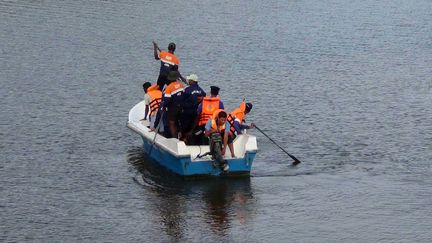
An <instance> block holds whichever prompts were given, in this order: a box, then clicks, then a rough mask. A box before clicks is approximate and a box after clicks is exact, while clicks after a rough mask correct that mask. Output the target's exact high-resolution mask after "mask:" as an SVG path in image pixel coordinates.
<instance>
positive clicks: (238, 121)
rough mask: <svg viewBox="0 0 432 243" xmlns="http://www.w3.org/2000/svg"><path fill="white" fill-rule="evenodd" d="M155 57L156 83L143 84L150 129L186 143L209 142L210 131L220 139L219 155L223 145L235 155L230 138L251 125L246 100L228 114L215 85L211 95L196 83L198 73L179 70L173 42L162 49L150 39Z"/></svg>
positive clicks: (223, 152) (203, 143) (250, 105)
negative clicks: (157, 71)
mask: <svg viewBox="0 0 432 243" xmlns="http://www.w3.org/2000/svg"><path fill="white" fill-rule="evenodd" d="M153 47H154V58H155V59H156V60H160V63H161V67H160V72H159V77H158V79H157V82H156V83H154V84H151V83H150V82H145V83H144V84H143V89H144V93H145V96H144V100H145V104H146V108H145V115H144V120H147V119H148V120H149V122H150V130H151V131H155V132H158V133H160V134H162V135H163V136H165V137H167V138H178V139H180V140H182V141H184V142H185V143H186V144H187V145H206V144H209V141H208V137H209V136H210V135H211V134H212V133H216V132H217V133H220V134H221V136H222V138H223V146H222V154H225V151H226V147H228V148H229V150H230V152H231V156H232V157H235V154H234V146H233V141H234V139H235V137H236V136H237V135H239V134H241V133H242V131H243V130H244V129H250V128H253V127H254V124H253V123H251V124H250V125H247V124H246V123H245V118H246V114H248V113H249V112H250V111H251V109H252V104H251V103H246V102H245V100H244V99H243V101H242V102H241V103H240V106H239V107H238V108H236V109H234V110H233V111H232V112H230V113H228V112H227V111H225V110H224V104H223V102H222V101H221V100H220V97H219V90H220V88H219V87H217V86H210V95H207V94H206V92H205V91H204V90H203V89H202V88H201V87H200V86H199V85H198V80H199V79H198V75H196V74H190V75H188V76H186V78H184V77H183V76H182V75H181V74H180V72H179V71H178V67H179V64H180V60H179V58H178V57H177V56H176V55H175V54H174V52H175V49H176V45H175V44H174V43H170V44H169V45H168V51H162V50H161V49H160V48H159V46H158V45H157V44H156V43H155V42H153Z"/></svg>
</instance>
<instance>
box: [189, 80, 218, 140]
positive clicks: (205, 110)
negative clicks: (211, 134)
mask: <svg viewBox="0 0 432 243" xmlns="http://www.w3.org/2000/svg"><path fill="white" fill-rule="evenodd" d="M218 95H219V87H217V86H210V96H206V97H204V98H203V100H202V102H201V104H199V105H198V109H197V113H198V114H199V115H198V117H197V121H196V122H195V124H196V129H195V131H194V135H195V136H196V141H200V143H203V144H207V143H208V140H207V139H205V138H204V136H203V133H204V130H205V129H204V128H205V124H206V123H207V121H208V120H209V118H211V117H212V116H213V113H214V111H215V110H217V109H224V105H223V102H222V101H221V100H220V99H219V97H218Z"/></svg>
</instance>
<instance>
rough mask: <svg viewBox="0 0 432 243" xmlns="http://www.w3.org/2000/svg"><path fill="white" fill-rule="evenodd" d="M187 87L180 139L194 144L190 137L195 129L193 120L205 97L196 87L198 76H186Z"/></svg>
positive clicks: (197, 86) (200, 89)
mask: <svg viewBox="0 0 432 243" xmlns="http://www.w3.org/2000/svg"><path fill="white" fill-rule="evenodd" d="M186 80H187V81H188V83H189V86H188V87H186V89H185V91H184V94H183V97H184V100H183V103H182V108H183V113H182V115H181V117H180V124H181V134H182V136H181V139H182V140H183V141H185V142H187V143H188V144H193V143H195V142H194V141H193V138H192V137H191V136H190V135H191V134H192V130H193V129H194V128H195V120H196V118H197V116H198V113H197V109H198V105H199V104H200V103H201V101H202V99H203V97H205V96H206V93H205V92H204V90H203V89H202V88H201V87H200V86H199V85H198V75H196V74H194V73H193V74H190V75H188V76H186Z"/></svg>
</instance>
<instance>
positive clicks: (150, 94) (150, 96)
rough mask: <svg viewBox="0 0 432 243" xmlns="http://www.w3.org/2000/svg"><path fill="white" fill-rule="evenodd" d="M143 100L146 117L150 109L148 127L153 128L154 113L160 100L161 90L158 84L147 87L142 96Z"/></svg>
mask: <svg viewBox="0 0 432 243" xmlns="http://www.w3.org/2000/svg"><path fill="white" fill-rule="evenodd" d="M144 100H145V104H146V113H145V117H147V113H148V112H149V111H150V114H149V116H148V117H149V122H150V129H151V128H154V122H155V120H156V114H157V111H158V109H159V106H160V104H161V102H162V92H161V91H160V90H159V86H158V85H157V84H153V85H151V86H150V87H148V88H147V93H146V95H145V97H144ZM162 131H163V130H162Z"/></svg>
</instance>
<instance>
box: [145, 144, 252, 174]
mask: <svg viewBox="0 0 432 243" xmlns="http://www.w3.org/2000/svg"><path fill="white" fill-rule="evenodd" d="M143 147H144V151H145V152H146V154H147V155H148V156H149V157H150V158H152V159H153V160H155V161H156V162H157V163H158V164H160V165H162V166H164V167H165V168H167V169H168V170H170V171H172V172H174V173H176V174H178V175H181V176H238V175H249V174H250V171H251V168H252V163H253V160H254V158H255V155H256V152H246V153H245V156H244V157H243V158H235V159H228V160H227V161H228V165H229V171H228V173H223V172H222V171H221V169H220V168H219V167H218V166H215V165H214V162H213V161H212V160H198V161H194V160H193V159H192V158H191V157H190V156H183V157H179V156H175V155H173V154H171V153H169V152H167V151H165V150H164V149H163V148H160V147H158V146H157V145H153V146H152V142H151V141H149V140H148V139H146V138H144V137H143Z"/></svg>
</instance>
